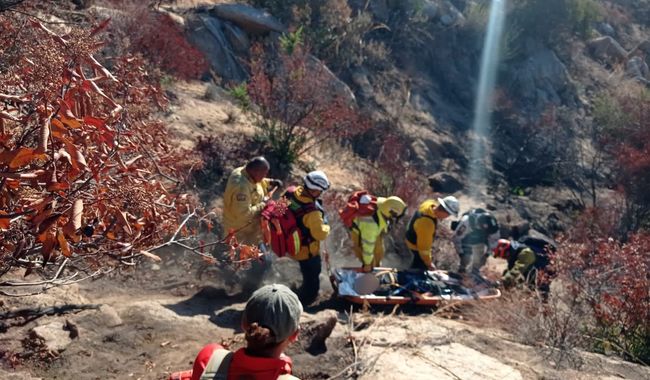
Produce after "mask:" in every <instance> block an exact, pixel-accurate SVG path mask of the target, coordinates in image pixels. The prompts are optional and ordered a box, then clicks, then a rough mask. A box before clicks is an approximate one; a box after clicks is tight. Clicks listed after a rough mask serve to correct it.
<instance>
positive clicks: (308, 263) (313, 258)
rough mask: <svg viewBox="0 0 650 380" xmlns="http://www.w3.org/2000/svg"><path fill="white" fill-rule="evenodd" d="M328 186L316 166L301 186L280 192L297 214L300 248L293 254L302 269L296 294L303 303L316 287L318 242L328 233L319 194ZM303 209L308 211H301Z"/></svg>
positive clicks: (314, 293) (311, 299) (309, 299)
mask: <svg viewBox="0 0 650 380" xmlns="http://www.w3.org/2000/svg"><path fill="white" fill-rule="evenodd" d="M329 187H330V182H329V180H328V179H327V176H326V175H325V173H323V172H322V171H320V170H316V171H312V172H309V173H308V174H307V175H306V176H305V177H304V178H303V185H302V186H297V187H295V188H290V189H288V190H287V192H285V194H284V196H285V197H287V199H289V202H290V203H289V209H290V210H291V211H292V212H294V215H301V216H300V217H296V222H297V224H298V227H299V228H300V230H301V235H302V241H301V242H300V245H301V246H300V251H299V252H298V254H297V255H296V256H295V257H293V258H294V259H295V260H296V261H298V263H299V264H300V272H301V273H302V286H301V287H300V289H299V291H298V297H300V301H301V302H302V303H303V305H309V304H310V303H312V302H314V301H315V300H316V298H317V297H318V291H319V290H320V278H319V276H320V272H321V270H322V262H321V257H320V242H321V241H324V240H325V239H326V238H327V235H329V233H330V226H329V225H328V222H327V217H326V215H325V210H324V209H323V206H322V204H321V200H320V199H319V198H320V196H321V194H322V193H323V192H324V191H325V190H327V189H329ZM305 210H309V211H307V212H301V211H305Z"/></svg>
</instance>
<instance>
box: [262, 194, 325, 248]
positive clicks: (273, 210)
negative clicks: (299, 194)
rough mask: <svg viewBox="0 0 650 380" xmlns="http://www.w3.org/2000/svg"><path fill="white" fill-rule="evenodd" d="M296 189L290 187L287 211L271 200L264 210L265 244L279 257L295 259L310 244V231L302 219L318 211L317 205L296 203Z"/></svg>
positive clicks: (263, 228)
mask: <svg viewBox="0 0 650 380" xmlns="http://www.w3.org/2000/svg"><path fill="white" fill-rule="evenodd" d="M295 189H296V188H295V187H294V186H292V187H289V188H288V189H287V191H286V193H285V196H284V198H286V199H287V200H288V201H289V204H290V205H289V207H286V209H284V210H282V208H283V207H281V206H280V203H278V202H275V201H273V200H270V201H268V202H267V203H266V206H265V207H264V209H263V210H262V214H261V224H262V233H263V236H264V244H266V245H267V246H270V247H271V249H272V250H273V252H275V254H276V255H277V256H278V257H284V256H289V257H294V256H296V255H297V254H298V252H300V247H301V246H302V245H303V244H308V243H309V238H310V236H309V231H307V230H306V228H305V227H304V225H303V224H302V217H303V216H305V215H306V214H308V213H310V212H312V211H316V210H318V208H317V206H316V204H315V203H306V204H303V203H300V202H298V201H296V200H295V197H294V195H293V193H294V191H295ZM295 205H298V207H295ZM292 206H293V207H292Z"/></svg>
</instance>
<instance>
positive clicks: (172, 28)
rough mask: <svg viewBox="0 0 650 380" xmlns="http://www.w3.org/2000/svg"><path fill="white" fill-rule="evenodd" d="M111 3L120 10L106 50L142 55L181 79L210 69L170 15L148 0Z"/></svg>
mask: <svg viewBox="0 0 650 380" xmlns="http://www.w3.org/2000/svg"><path fill="white" fill-rule="evenodd" d="M108 3H109V5H112V6H113V7H114V8H115V9H116V10H117V11H116V12H118V13H116V15H115V16H114V18H113V19H112V20H111V23H110V25H109V29H108V32H109V33H110V34H111V37H112V38H111V43H110V44H109V45H108V46H107V51H109V52H113V53H115V54H118V55H124V54H130V55H133V54H142V55H143V56H144V57H145V58H146V59H147V60H148V61H149V62H150V63H151V64H152V65H153V66H154V67H157V68H159V69H161V70H162V71H164V72H166V73H168V74H170V75H173V76H175V77H178V78H181V79H197V78H199V77H200V76H201V75H202V74H203V73H205V72H206V71H207V69H208V63H207V60H206V59H205V57H204V56H203V54H202V53H201V52H200V51H199V50H198V49H196V48H195V47H194V46H192V45H191V44H190V43H189V42H188V41H187V39H186V38H185V34H184V31H183V29H182V28H181V26H180V25H179V24H178V23H177V22H175V21H174V20H173V19H172V17H171V16H169V15H168V14H166V13H161V12H158V11H156V10H154V9H153V8H152V6H151V5H149V4H148V3H147V2H146V1H137V0H131V1H109V2H108ZM109 54H110V53H109Z"/></svg>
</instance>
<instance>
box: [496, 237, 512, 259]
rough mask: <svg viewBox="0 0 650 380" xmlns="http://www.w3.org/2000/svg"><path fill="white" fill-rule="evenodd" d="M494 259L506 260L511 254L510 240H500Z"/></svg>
mask: <svg viewBox="0 0 650 380" xmlns="http://www.w3.org/2000/svg"><path fill="white" fill-rule="evenodd" d="M493 252H494V257H497V258H501V259H505V258H507V257H508V253H510V240H507V239H499V242H498V243H497V246H496V247H495V248H494V251H493Z"/></svg>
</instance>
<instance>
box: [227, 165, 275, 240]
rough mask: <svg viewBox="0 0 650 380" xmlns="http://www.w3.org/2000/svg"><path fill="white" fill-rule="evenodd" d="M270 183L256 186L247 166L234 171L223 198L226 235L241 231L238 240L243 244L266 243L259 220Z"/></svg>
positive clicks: (266, 180)
mask: <svg viewBox="0 0 650 380" xmlns="http://www.w3.org/2000/svg"><path fill="white" fill-rule="evenodd" d="M268 181H269V180H268V178H264V179H263V180H262V181H261V182H259V183H254V182H253V179H252V178H251V177H250V176H249V175H248V173H247V172H246V169H245V167H243V166H242V167H240V168H237V169H235V170H233V171H232V173H231V174H230V177H228V183H227V184H226V191H225V193H224V195H223V227H224V235H227V234H228V232H229V231H230V230H231V229H234V230H239V231H237V233H236V234H235V236H236V237H237V240H238V241H240V242H242V243H246V244H257V243H259V242H261V241H262V231H261V229H260V221H259V217H260V212H261V211H262V210H263V209H264V197H265V196H266V195H267V194H268Z"/></svg>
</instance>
